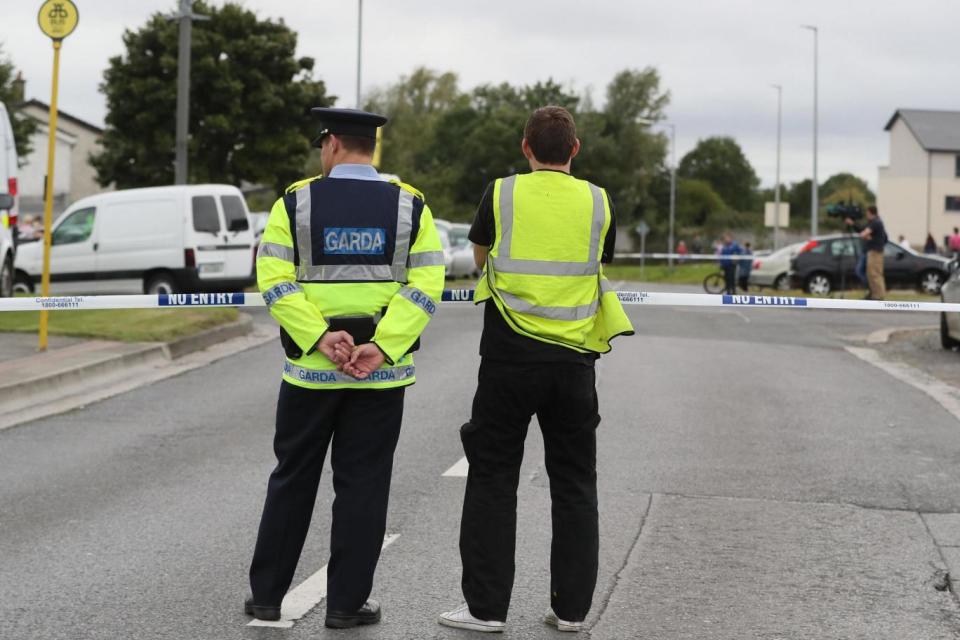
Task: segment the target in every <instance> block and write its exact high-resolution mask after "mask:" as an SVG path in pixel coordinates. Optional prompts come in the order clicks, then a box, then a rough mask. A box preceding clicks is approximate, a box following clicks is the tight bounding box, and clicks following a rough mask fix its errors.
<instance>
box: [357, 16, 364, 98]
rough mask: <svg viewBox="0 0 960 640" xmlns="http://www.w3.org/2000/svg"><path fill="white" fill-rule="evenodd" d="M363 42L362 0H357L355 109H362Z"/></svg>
mask: <svg viewBox="0 0 960 640" xmlns="http://www.w3.org/2000/svg"><path fill="white" fill-rule="evenodd" d="M362 43H363V0H357V109H362V108H363V106H362V104H361V102H360V97H361V95H360V69H361V60H362V46H361V45H362Z"/></svg>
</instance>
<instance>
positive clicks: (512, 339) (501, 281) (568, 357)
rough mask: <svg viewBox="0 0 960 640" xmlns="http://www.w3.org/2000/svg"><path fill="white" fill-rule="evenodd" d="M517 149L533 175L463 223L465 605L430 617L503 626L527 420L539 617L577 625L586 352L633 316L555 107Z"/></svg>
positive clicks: (592, 460) (584, 534)
mask: <svg viewBox="0 0 960 640" xmlns="http://www.w3.org/2000/svg"><path fill="white" fill-rule="evenodd" d="M521 146H522V150H523V153H524V155H525V156H526V157H527V160H528V161H529V163H530V168H531V170H532V172H531V173H526V174H521V175H513V176H510V177H507V178H502V179H499V180H496V181H495V182H493V183H492V184H490V185H489V186H488V187H487V190H486V193H484V195H483V198H482V200H481V202H480V206H479V208H478V211H477V215H476V219H475V221H474V223H473V226H472V227H471V230H470V239H471V240H472V241H473V242H474V244H475V250H474V251H475V258H476V261H477V266H478V267H484V266H485V270H484V274H483V276H482V278H481V280H480V283H479V284H478V286H477V292H476V298H475V299H476V301H478V302H484V303H485V309H484V323H483V334H482V336H481V338H480V355H481V363H480V374H479V382H478V386H477V392H476V395H475V396H474V399H473V411H472V416H471V418H470V422H468V423H467V424H465V425H463V427H461V429H460V435H461V439H462V441H463V449H464V451H465V452H466V455H467V460H468V462H469V463H470V471H469V474H468V476H467V487H466V494H465V496H464V504H463V519H462V521H461V523H460V557H461V561H462V563H463V579H462V587H463V595H464V597H465V600H466V603H465V604H464V605H462V606H461V607H460V608H458V609H455V610H453V611H449V612H447V613H443V614H441V615H440V618H439V622H440V624H443V625H447V626H451V627H457V628H461V629H471V630H475V631H490V632H499V631H503V628H504V622H505V621H506V618H507V609H508V607H509V604H510V591H511V589H512V587H513V572H514V547H515V542H516V541H515V537H516V525H517V513H516V508H517V483H518V481H519V475H520V464H521V462H522V459H523V443H524V440H525V438H526V435H527V427H528V425H529V423H530V418H531V417H532V416H533V415H536V416H537V418H538V421H539V423H540V429H541V431H542V432H543V441H544V448H545V456H546V469H547V474H548V476H549V478H550V495H551V499H552V504H553V507H552V513H553V516H552V522H553V542H552V547H551V563H550V569H551V586H550V594H551V597H550V602H551V609H550V611H549V612H548V613H547V615H546V616H545V618H544V621H545V622H546V623H548V624H550V625H552V626H554V627H556V628H558V629H559V630H561V631H576V630H579V629H580V627H581V626H582V623H583V620H584V618H585V617H586V615H587V612H588V611H589V609H590V604H591V600H592V597H593V590H594V587H595V586H596V580H597V563H598V548H599V546H598V545H599V533H598V516H597V472H596V431H595V430H596V428H597V425H598V424H599V422H600V416H599V415H598V413H597V393H596V386H595V385H596V377H595V373H594V364H595V362H596V360H597V358H598V357H599V354H601V353H606V352H607V351H609V350H610V344H609V342H610V340H611V338H613V337H614V336H617V335H623V334H632V333H633V327H632V326H631V325H630V321H629V319H628V318H627V316H626V314H625V313H624V311H623V308H622V306H621V305H620V301H619V300H618V299H617V296H616V293H615V292H614V291H613V290H612V287H611V286H610V284H609V283H608V282H607V280H606V279H605V278H604V277H603V271H602V269H601V266H600V264H601V263H602V262H610V260H611V259H612V257H613V250H614V238H615V235H616V225H615V221H614V215H613V207H612V204H611V202H610V198H609V197H608V196H607V194H606V192H605V191H604V190H603V189H601V188H600V187H597V186H595V185H593V184H590V183H589V182H586V181H584V180H579V179H577V178H574V177H573V176H572V175H570V163H571V160H572V159H573V157H574V156H576V155H577V153H578V152H579V150H580V141H579V140H578V139H577V137H576V128H575V125H574V122H573V118H572V117H571V115H570V113H568V112H567V110H566V109H563V108H560V107H543V108H541V109H537V110H536V111H535V112H534V113H533V114H532V115H531V116H530V119H529V120H528V121H527V124H526V127H525V129H524V138H523V142H522V145H521Z"/></svg>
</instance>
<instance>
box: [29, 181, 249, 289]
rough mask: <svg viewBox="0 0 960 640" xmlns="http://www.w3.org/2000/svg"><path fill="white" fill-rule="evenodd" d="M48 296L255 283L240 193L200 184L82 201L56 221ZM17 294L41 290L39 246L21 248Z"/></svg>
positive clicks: (235, 286)
mask: <svg viewBox="0 0 960 640" xmlns="http://www.w3.org/2000/svg"><path fill="white" fill-rule="evenodd" d="M52 234H53V235H52V238H51V240H52V246H51V249H50V282H51V292H52V293H56V294H64V293H67V294H71V293H150V294H157V293H181V292H191V293H192V292H198V291H224V292H229V291H239V290H242V289H244V288H245V287H247V286H249V285H250V284H252V283H253V282H254V279H255V274H254V270H253V267H254V260H255V257H256V256H255V253H254V252H255V251H256V247H255V246H254V238H253V231H252V229H251V228H250V219H249V217H248V213H247V205H246V203H245V202H244V200H243V195H242V194H241V193H240V190H239V189H237V188H236V187H234V186H231V185H223V184H204V185H183V186H173V187H151V188H147V189H127V190H123V191H113V192H109V193H101V194H98V195H94V196H90V197H88V198H83V199H82V200H78V201H77V202H75V203H73V204H72V205H70V207H69V208H68V209H67V210H66V211H64V213H63V215H61V216H60V218H59V219H58V220H57V221H56V222H55V223H54V225H53V229H52ZM15 266H16V273H15V278H16V285H17V289H18V290H25V291H30V292H33V291H35V290H38V289H39V286H38V285H39V282H40V276H41V270H42V266H43V242H40V241H35V242H30V243H21V244H20V246H19V249H18V251H17V257H16V263H15Z"/></svg>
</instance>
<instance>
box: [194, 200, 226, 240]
mask: <svg viewBox="0 0 960 640" xmlns="http://www.w3.org/2000/svg"><path fill="white" fill-rule="evenodd" d="M193 228H194V230H196V231H206V232H208V233H217V232H218V231H220V216H219V215H217V201H216V199H215V198H214V197H213V196H193Z"/></svg>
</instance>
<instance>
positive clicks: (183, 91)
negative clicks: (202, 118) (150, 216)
mask: <svg viewBox="0 0 960 640" xmlns="http://www.w3.org/2000/svg"><path fill="white" fill-rule="evenodd" d="M170 19H171V20H178V21H179V22H180V46H179V50H178V52H177V141H176V153H177V159H176V165H175V167H174V178H173V183H174V184H187V138H188V136H189V133H190V132H189V125H190V49H191V41H192V38H193V33H192V32H193V21H194V20H209V19H210V17H209V16H201V15H197V14H195V13H194V12H193V0H180V10H179V12H178V13H176V14H175V15H173V16H171V17H170Z"/></svg>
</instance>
